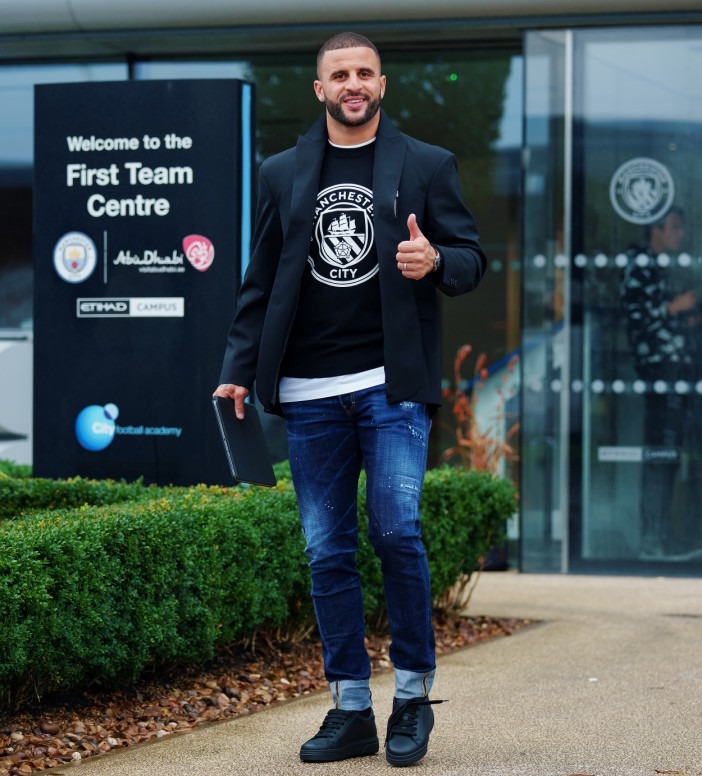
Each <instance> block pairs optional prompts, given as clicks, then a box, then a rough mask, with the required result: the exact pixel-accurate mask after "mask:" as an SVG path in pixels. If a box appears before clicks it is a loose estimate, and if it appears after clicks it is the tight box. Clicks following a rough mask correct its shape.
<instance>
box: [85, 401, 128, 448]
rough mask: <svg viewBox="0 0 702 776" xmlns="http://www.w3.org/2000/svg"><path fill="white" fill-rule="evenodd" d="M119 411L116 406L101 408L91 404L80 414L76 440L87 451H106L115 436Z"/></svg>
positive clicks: (107, 405)
mask: <svg viewBox="0 0 702 776" xmlns="http://www.w3.org/2000/svg"><path fill="white" fill-rule="evenodd" d="M118 415H119V410H118V409H117V407H116V406H115V405H114V404H106V405H105V406H104V407H101V406H100V405H98V404H91V405H90V406H88V407H85V409H82V410H81V411H80V412H79V413H78V417H77V418H76V425H75V430H76V438H77V439H78V442H79V443H80V445H81V446H82V447H84V448H85V449H86V450H91V451H94V450H104V449H105V448H106V447H107V446H108V445H109V444H110V442H112V440H113V439H114V436H115V419H116V418H117V416H118Z"/></svg>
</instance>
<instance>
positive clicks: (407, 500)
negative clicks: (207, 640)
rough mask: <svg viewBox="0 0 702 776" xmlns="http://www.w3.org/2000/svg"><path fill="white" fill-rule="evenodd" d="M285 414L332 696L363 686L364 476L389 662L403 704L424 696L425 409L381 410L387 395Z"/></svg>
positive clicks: (366, 393)
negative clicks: (360, 562)
mask: <svg viewBox="0 0 702 776" xmlns="http://www.w3.org/2000/svg"><path fill="white" fill-rule="evenodd" d="M282 406H283V415H284V417H285V422H286V427H287V432H288V445H289V451H290V466H291V470H292V477H293V483H294V486H295V492H296V494H297V499H298V503H299V508H300V516H301V520H302V530H303V532H304V535H305V539H306V542H307V547H306V553H307V556H308V557H309V561H310V562H309V566H310V570H311V575H312V599H313V602H314V608H315V613H316V616H317V623H318V626H319V632H320V636H321V639H322V648H323V653H324V667H325V675H326V678H327V680H328V681H329V682H330V684H331V686H332V692H333V693H334V689H335V688H338V687H339V684H337V683H340V684H341V685H342V686H345V687H346V688H348V689H349V690H353V689H354V688H356V689H360V688H362V687H365V686H367V683H368V679H369V677H370V660H369V657H368V653H367V651H366V648H365V645H364V636H365V623H364V616H363V599H362V596H361V585H360V579H359V574H358V570H357V568H356V550H357V549H358V520H357V514H356V495H357V489H358V478H359V475H360V472H361V467H363V468H365V471H366V476H367V490H366V493H367V505H368V523H369V525H368V535H369V537H370V541H371V543H372V545H373V548H374V550H375V553H376V555H377V556H378V557H379V558H380V561H381V568H382V572H383V580H384V586H385V598H386V605H387V611H388V619H389V623H390V635H391V639H392V643H391V646H390V659H391V660H392V662H393V664H394V666H395V670H396V677H397V676H398V675H399V676H400V677H402V687H403V688H404V690H405V692H404V694H405V696H412V697H414V696H417V695H422V694H427V693H428V689H427V687H430V685H431V680H432V678H433V672H434V669H435V662H434V631H433V627H432V622H431V592H430V584H429V567H428V565H427V558H426V553H425V550H424V545H423V544H422V539H421V531H420V524H419V502H420V498H421V492H422V484H423V481H424V471H425V468H426V459H427V444H428V438H429V429H430V423H431V422H430V419H429V415H428V412H427V408H426V406H425V405H424V404H418V403H415V402H400V403H398V404H388V401H387V397H386V395H385V387H384V386H378V387H375V388H367V389H365V390H361V391H357V392H354V393H350V394H345V395H342V396H334V397H329V398H324V399H313V400H310V401H302V402H289V403H285V404H283V405H282ZM408 677H410V679H413V678H416V682H415V681H409V682H408V681H407V678H408ZM422 687H423V688H424V690H423V691H422V690H421V688H422ZM418 688H420V689H419V690H418ZM341 694H342V696H343V692H342V693H341ZM352 694H353V693H352ZM361 694H362V693H361ZM335 701H337V703H338V693H337V697H335ZM350 703H351V705H350V706H349V704H344V703H343V699H342V703H341V707H342V708H353V707H354V706H356V707H360V708H363V705H362V703H361V702H360V700H359V693H358V692H356V693H355V699H354V700H353V701H351V702H350ZM365 705H366V706H368V705H370V704H369V703H365Z"/></svg>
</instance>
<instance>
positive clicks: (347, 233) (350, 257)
mask: <svg viewBox="0 0 702 776" xmlns="http://www.w3.org/2000/svg"><path fill="white" fill-rule="evenodd" d="M315 219H316V221H315V226H314V239H313V241H312V250H311V252H310V256H309V257H308V259H307V260H308V262H309V263H310V265H311V267H312V276H313V277H314V278H316V279H317V280H318V281H319V282H320V283H325V284H326V285H329V286H338V287H344V286H357V285H359V284H360V283H365V282H366V281H367V280H369V279H370V278H372V277H373V276H374V275H375V274H377V272H378V262H377V261H376V260H375V258H374V254H371V248H372V247H373V238H374V231H373V193H372V192H371V191H370V190H369V189H367V188H365V187H364V186H357V185H355V184H340V185H336V186H330V187H329V188H327V189H324V191H321V192H320V193H319V195H318V196H317V207H316V211H315Z"/></svg>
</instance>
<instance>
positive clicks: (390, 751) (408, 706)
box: [385, 698, 444, 766]
mask: <svg viewBox="0 0 702 776" xmlns="http://www.w3.org/2000/svg"><path fill="white" fill-rule="evenodd" d="M443 702H444V701H430V700H429V698H410V699H409V700H400V699H399V698H393V700H392V714H391V715H390V719H389V720H388V734H387V737H386V738H385V756H386V757H387V760H388V762H389V763H390V765H398V766H402V765H412V764H413V763H416V762H418V761H419V760H421V759H422V757H424V755H425V754H426V753H427V747H428V746H429V733H431V729H432V728H433V727H434V712H433V711H432V708H431V707H432V705H433V704H435V703H443Z"/></svg>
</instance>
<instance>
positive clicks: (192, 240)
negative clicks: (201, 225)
mask: <svg viewBox="0 0 702 776" xmlns="http://www.w3.org/2000/svg"><path fill="white" fill-rule="evenodd" d="M183 250H184V251H185V258H186V259H187V260H188V261H189V262H190V263H191V264H192V266H193V267H195V269H196V270H198V271H199V272H206V271H207V270H208V269H209V268H210V267H211V266H212V262H213V261H214V256H215V250H214V245H212V241H211V240H209V239H208V238H207V237H204V236H203V235H201V234H189V235H188V236H187V237H183Z"/></svg>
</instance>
